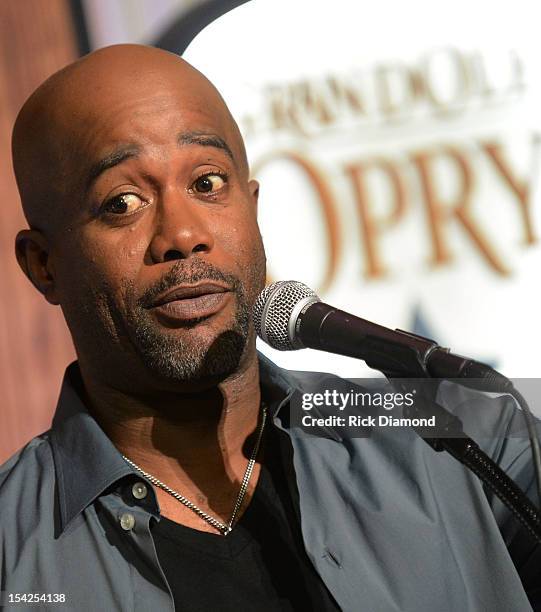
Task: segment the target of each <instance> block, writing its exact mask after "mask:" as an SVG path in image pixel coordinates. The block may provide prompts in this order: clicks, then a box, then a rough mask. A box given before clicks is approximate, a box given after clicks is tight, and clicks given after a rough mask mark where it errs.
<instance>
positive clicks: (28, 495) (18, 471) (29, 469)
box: [0, 430, 54, 524]
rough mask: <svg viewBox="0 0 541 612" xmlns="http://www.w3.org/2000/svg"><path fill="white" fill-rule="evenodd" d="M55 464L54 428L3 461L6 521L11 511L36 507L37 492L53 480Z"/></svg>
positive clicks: (1, 496)
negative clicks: (28, 505)
mask: <svg viewBox="0 0 541 612" xmlns="http://www.w3.org/2000/svg"><path fill="white" fill-rule="evenodd" d="M53 473H54V464H53V456H52V449H51V445H50V430H48V431H46V432H44V433H42V434H40V435H39V436H36V437H35V438H32V440H30V441H29V442H28V443H27V444H25V445H24V446H23V447H22V448H21V449H20V450H18V451H17V452H16V453H15V454H14V455H12V456H11V457H10V458H9V459H8V460H7V461H6V462H5V463H3V464H2V465H0V507H1V508H2V512H1V513H0V514H1V516H2V520H0V524H2V523H4V522H5V519H7V518H8V517H9V515H10V514H11V511H12V510H13V511H14V510H15V508H19V510H20V508H21V504H26V503H28V504H30V507H33V508H35V507H36V503H38V497H37V493H38V491H39V490H40V489H43V488H44V487H48V483H50V482H52V479H53Z"/></svg>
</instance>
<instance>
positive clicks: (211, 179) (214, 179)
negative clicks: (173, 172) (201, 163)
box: [191, 174, 227, 193]
mask: <svg viewBox="0 0 541 612" xmlns="http://www.w3.org/2000/svg"><path fill="white" fill-rule="evenodd" d="M226 182H227V178H226V177H225V176H222V175H221V174H204V175H203V176H200V177H199V178H198V179H197V180H195V181H194V183H193V185H192V187H191V189H192V190H193V191H195V192H196V193H212V192H213V191H219V190H220V189H222V187H223V186H224V185H225V184H226Z"/></svg>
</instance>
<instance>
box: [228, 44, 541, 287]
mask: <svg viewBox="0 0 541 612" xmlns="http://www.w3.org/2000/svg"><path fill="white" fill-rule="evenodd" d="M526 84H527V74H525V70H524V65H523V62H522V61H521V58H520V56H519V55H518V54H517V53H516V52H514V51H506V52H500V53H498V54H492V55H488V54H487V55H484V54H482V53H481V52H479V51H472V52H468V51H461V50H458V49H456V48H451V47H449V48H444V49H436V50H433V51H429V52H425V53H423V54H422V55H421V56H420V57H419V58H418V60H417V61H415V62H411V63H406V62H396V61H395V62H392V63H379V64H377V65H375V66H372V67H369V68H360V69H359V70H351V71H348V72H340V71H336V72H335V73H328V74H322V75H321V76H319V77H311V78H299V79H295V80H289V81H287V82H286V81H284V82H278V83H277V82H272V83H261V84H259V85H258V86H257V89H256V90H255V91H254V89H253V87H252V90H251V92H250V95H249V96H247V97H246V99H249V100H251V106H250V107H249V108H246V106H245V105H242V106H244V107H242V106H241V107H240V108H239V110H241V111H242V112H241V113H240V115H239V114H238V113H237V116H239V117H240V126H241V131H242V132H243V134H244V136H245V138H246V143H247V148H248V152H249V156H250V158H251V160H250V161H251V166H252V174H253V175H254V176H255V177H257V178H262V177H264V176H265V175H266V173H267V172H271V171H272V169H273V167H274V166H279V167H280V168H281V169H282V174H283V173H284V172H286V173H287V172H289V173H290V175H291V176H290V178H289V181H300V182H301V183H304V184H305V188H306V189H307V194H309V196H308V197H309V203H308V206H309V209H310V211H311V212H309V213H308V214H311V215H314V214H315V215H317V216H318V218H319V221H318V223H319V225H320V227H322V228H323V234H324V237H325V239H324V242H325V244H324V245H323V244H322V245H321V246H320V247H319V248H324V249H325V251H326V255H325V257H324V258H323V265H322V266H321V271H320V273H319V278H318V283H319V287H318V290H319V291H321V292H322V293H325V292H326V291H327V290H329V289H330V288H332V285H333V282H334V281H335V279H336V277H337V274H338V273H339V266H340V262H341V260H342V256H343V248H344V245H347V251H348V257H350V256H352V254H353V256H354V257H360V258H361V259H362V267H361V269H362V275H363V276H364V279H365V280H373V279H379V278H382V277H385V276H386V275H389V274H393V272H394V270H393V267H392V264H391V263H389V261H388V259H389V254H388V252H387V250H388V249H389V248H397V242H396V240H393V243H392V245H389V242H388V241H386V236H388V235H390V234H392V233H393V232H394V235H395V236H396V235H397V234H396V232H397V231H398V232H399V231H400V228H401V226H403V227H404V228H408V229H407V231H408V232H409V233H408V236H407V237H404V236H403V237H402V238H401V239H399V240H398V244H400V242H401V241H402V243H403V244H406V243H407V242H409V241H419V240H421V241H422V242H423V244H424V251H425V252H424V256H423V260H424V262H423V263H424V264H429V266H430V267H443V266H449V265H451V264H452V263H453V262H456V261H459V260H460V258H461V257H463V254H462V252H463V251H464V249H467V253H468V257H471V256H472V255H471V254H472V253H475V255H474V257H476V258H477V259H478V260H480V261H481V262H483V265H484V266H485V267H486V268H487V269H489V270H491V271H492V272H493V273H495V274H496V275H499V276H507V275H510V274H512V272H513V263H512V261H510V258H509V257H508V254H507V253H508V250H509V245H508V244H507V243H512V246H513V248H514V249H515V250H516V249H524V248H528V247H530V246H532V245H534V244H536V242H537V241H538V236H537V232H536V227H535V215H534V212H535V210H534V208H535V206H534V201H533V200H534V197H533V194H534V188H535V184H534V183H535V180H536V176H537V170H538V166H539V140H538V136H537V134H536V133H535V132H534V131H533V130H532V129H529V128H528V126H525V125H521V129H520V130H518V131H517V130H516V129H514V131H513V132H510V131H509V127H508V125H510V124H512V125H513V127H515V123H513V121H514V120H515V118H516V117H520V116H521V113H523V111H524V106H525V100H526V99H527V93H528V90H527V86H526ZM265 184H266V183H265V181H263V191H262V196H263V195H264V194H265ZM286 193H287V192H286ZM263 205H264V206H270V207H271V208H272V207H273V204H272V203H271V202H269V201H268V200H265V199H263ZM293 205H294V204H293V203H289V206H293ZM414 214H415V218H416V223H415V225H412V224H411V223H410V222H409V221H410V217H411V216H412V215H414ZM502 225H503V226H504V227H503V229H502ZM508 226H512V228H513V229H512V232H507V233H506V231H505V227H508ZM352 228H356V229H354V230H353V231H352ZM412 231H413V232H415V234H416V235H413V236H412V235H411V232H412ZM348 232H349V234H348ZM420 234H423V236H422V237H421V238H419V237H418V236H419V235H420ZM352 237H353V238H352ZM268 246H270V248H269V255H270V257H269V259H270V267H271V268H272V266H273V250H274V249H275V248H280V249H283V248H284V244H283V242H282V241H280V244H277V245H274V244H273V241H272V240H271V241H270V245H268ZM515 247H516V248H515ZM421 261H422V260H421ZM423 267H425V268H426V265H425V266H423ZM272 273H273V271H272V270H271V274H272ZM277 276H279V274H277Z"/></svg>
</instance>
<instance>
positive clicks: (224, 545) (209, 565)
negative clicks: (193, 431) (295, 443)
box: [152, 425, 339, 612]
mask: <svg viewBox="0 0 541 612" xmlns="http://www.w3.org/2000/svg"><path fill="white" fill-rule="evenodd" d="M273 430H274V427H273V426H272V425H269V426H268V428H267V431H266V432H265V438H266V439H265V453H264V460H263V464H262V466H261V472H260V476H259V480H258V483H257V487H256V489H255V492H254V495H253V497H252V499H251V501H250V504H249V506H248V507H247V508H246V510H245V512H244V514H243V515H242V516H241V518H240V520H239V521H238V522H237V524H236V525H235V526H234V527H233V531H232V532H231V533H229V534H228V535H227V536H225V537H224V536H222V535H219V534H213V533H207V532H203V531H197V530H195V529H191V528H189V527H185V526H184V525H180V524H178V523H175V522H173V521H171V520H169V519H167V518H166V517H162V518H161V520H160V522H159V523H157V524H155V525H154V527H153V529H152V535H153V537H154V541H155V544H156V550H157V553H158V558H159V560H160V564H161V566H162V568H163V571H164V572H165V576H166V578H167V581H168V582H169V585H170V587H171V590H172V592H173V597H174V600H175V608H176V610H177V611H182V612H203V611H204V612H210V611H218V612H227V611H232V612H233V611H235V612H243V611H257V612H278V611H280V612H283V611H286V610H287V611H292V610H295V611H297V610H298V611H302V612H309V611H310V610H317V611H318V612H319V611H321V612H324V611H325V612H327V611H329V612H336V610H339V608H338V607H337V605H336V604H335V603H334V600H333V598H332V596H331V595H330V594H329V592H328V590H327V588H326V587H325V585H324V584H323V582H322V580H321V578H320V577H319V575H318V574H317V573H316V571H315V569H314V567H313V565H312V564H311V562H310V560H309V559H308V556H307V554H306V551H305V549H304V546H303V544H302V539H301V538H302V536H301V533H300V527H299V524H298V520H297V515H296V513H295V508H294V505H293V501H292V498H291V496H290V494H289V490H288V487H287V483H286V480H285V473H284V470H283V466H282V465H281V461H280V457H279V454H278V448H277V444H278V439H277V436H278V435H279V432H277V431H273Z"/></svg>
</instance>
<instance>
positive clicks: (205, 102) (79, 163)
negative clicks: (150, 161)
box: [12, 45, 247, 234]
mask: <svg viewBox="0 0 541 612" xmlns="http://www.w3.org/2000/svg"><path fill="white" fill-rule="evenodd" d="M173 101H174V102H175V103H176V104H177V105H178V108H179V111H180V112H181V111H182V108H183V107H186V108H187V109H194V108H200V109H204V111H205V112H206V113H207V114H208V115H209V116H212V117H213V118H214V120H215V121H217V122H218V124H220V125H221V128H222V131H223V134H224V135H225V136H226V137H227V138H224V140H226V141H228V142H229V143H230V145H229V147H230V149H231V151H232V153H233V155H234V156H235V158H236V162H237V163H238V164H239V165H241V166H242V167H243V170H244V171H245V172H246V173H247V161H246V153H245V150H244V145H243V142H242V138H241V136H240V132H239V130H238V127H237V125H236V123H235V121H234V120H233V118H232V117H231V114H230V113H229V111H228V109H227V107H226V105H225V103H224V101H223V99H222V98H221V96H220V94H219V93H218V91H217V90H216V89H215V87H214V86H213V85H212V84H211V83H210V82H209V81H208V80H207V79H206V78H205V77H204V76H203V75H202V74H201V73H200V72H198V71H197V70H196V69H195V68H193V67H192V66H190V65H189V64H188V63H187V62H185V61H184V60H183V59H181V58H180V57H178V56H177V55H174V54H172V53H168V52H166V51H163V50H160V49H156V48H154V47H146V46H142V45H114V46H112V47H106V48H103V49H99V50H98V51H95V52H93V53H90V54H89V55H86V56H85V57H83V58H82V59H80V60H78V61H77V62H75V63H73V64H70V65H69V66H67V67H65V68H63V69H62V70H60V71H59V72H57V73H55V74H53V75H52V76H51V77H50V78H49V79H47V81H45V82H44V83H43V84H42V85H41V86H40V87H39V88H38V89H37V90H36V91H35V92H34V93H33V94H32V95H31V96H30V98H29V99H28V100H27V102H26V103H25V104H24V106H23V108H22V109H21V111H20V113H19V115H18V117H17V120H16V123H15V127H14V130H13V140H12V152H13V166H14V170H15V176H16V179H17V185H18V187H19V192H20V195H21V200H22V204H23V209H24V213H25V216H26V219H27V221H28V223H29V225H30V227H32V228H36V229H40V230H41V231H43V232H44V233H45V234H53V233H54V232H55V230H58V229H62V227H63V225H64V224H65V222H66V221H68V220H69V219H70V218H71V215H70V207H74V206H76V204H77V198H78V197H79V195H80V194H81V193H82V190H83V189H84V188H85V184H86V182H87V181H88V179H89V177H88V173H89V172H92V171H93V168H92V167H91V166H92V164H90V163H89V162H90V160H92V159H93V158H95V157H96V155H98V154H99V152H100V148H103V147H106V145H105V140H106V139H107V137H109V141H110V142H109V146H111V145H112V144H114V142H113V141H114V140H115V137H114V136H113V135H112V132H111V131H112V130H114V127H115V124H116V122H118V121H123V122H126V121H127V122H128V123H129V122H130V119H133V121H132V123H133V129H134V136H135V135H136V133H135V131H136V129H137V119H138V118H139V119H140V118H141V117H143V116H144V113H145V112H149V111H150V110H151V109H152V108H153V109H159V108H160V107H162V108H164V109H165V108H167V107H168V106H170V105H171V103H172V102H173ZM203 124H204V119H203ZM199 127H201V126H199ZM187 131H188V132H190V130H187ZM195 131H196V132H197V131H199V128H197V129H196V130H195ZM111 136H112V138H111ZM118 140H119V143H120V140H126V135H125V134H123V135H122V136H120V135H119V137H118ZM120 144H122V143H120ZM125 144H126V143H125ZM94 170H95V168H94Z"/></svg>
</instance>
